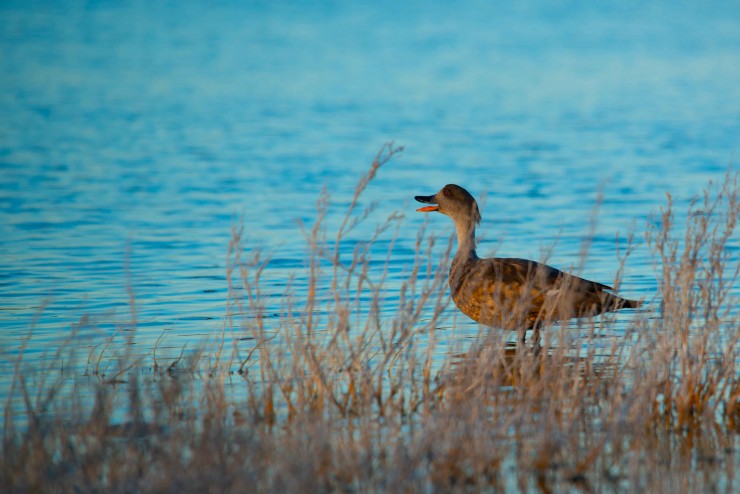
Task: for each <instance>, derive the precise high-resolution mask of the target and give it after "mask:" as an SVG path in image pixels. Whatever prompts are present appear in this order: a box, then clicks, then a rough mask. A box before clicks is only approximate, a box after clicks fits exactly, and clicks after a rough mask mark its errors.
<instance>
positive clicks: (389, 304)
mask: <svg viewBox="0 0 740 494" xmlns="http://www.w3.org/2000/svg"><path fill="white" fill-rule="evenodd" d="M400 151H401V148H399V147H395V146H394V145H393V144H392V143H391V144H386V145H385V146H384V147H383V148H382V149H381V150H380V151H379V153H378V155H377V157H376V158H375V160H374V161H373V163H372V165H371V167H370V169H369V171H368V172H367V174H366V175H364V176H363V177H362V178H361V179H360V181H359V182H358V185H357V187H356V190H355V195H354V199H353V200H352V201H351V203H350V205H349V206H348V209H347V211H346V213H345V215H344V217H343V218H342V220H341V222H340V223H339V226H338V227H337V228H336V229H332V228H329V227H328V225H327V221H326V220H327V215H328V213H329V211H330V208H332V207H333V206H332V204H331V202H330V197H329V195H328V193H327V192H326V191H324V192H323V193H322V194H321V196H320V198H319V200H318V202H317V216H316V220H315V222H314V223H313V224H303V225H301V230H302V232H303V235H304V237H305V241H306V247H307V249H306V253H307V254H306V267H305V270H303V271H301V270H297V272H296V274H295V276H294V278H291V279H290V280H285V286H284V288H281V289H280V291H279V292H278V293H275V291H274V287H269V286H265V283H264V277H265V273H267V272H268V270H270V259H269V255H268V254H269V253H265V252H262V251H254V250H250V249H249V248H248V247H247V245H246V240H245V234H244V231H243V228H240V227H235V228H234V230H233V232H232V240H231V242H230V244H229V246H228V254H227V273H226V279H227V283H228V300H226V301H225V304H226V317H225V322H224V329H223V331H222V334H221V335H219V337H218V341H216V342H215V345H212V346H214V347H215V350H213V351H211V350H210V347H209V350H208V351H206V349H205V348H206V347H205V344H204V345H203V347H202V349H201V350H199V351H195V352H189V353H188V354H187V356H185V349H183V352H182V354H183V355H182V356H181V358H175V359H169V360H168V359H162V358H158V355H157V348H156V346H155V348H153V349H151V351H147V352H145V355H142V354H141V351H142V350H141V349H140V348H135V340H136V299H135V295H134V290H133V288H131V289H130V290H129V292H130V313H131V317H130V322H129V323H128V324H126V325H123V327H122V328H121V330H120V331H119V332H118V333H117V334H116V335H113V336H111V337H110V338H108V339H107V340H106V341H105V342H103V343H102V344H101V345H98V346H96V347H94V348H93V349H92V350H90V351H89V352H88V351H87V350H84V349H83V348H84V347H83V345H81V344H80V343H79V342H77V341H76V339H75V336H71V337H70V338H69V339H68V340H67V341H66V342H65V343H64V344H63V345H61V346H60V347H59V348H58V349H57V350H56V353H55V355H54V357H53V358H52V359H49V360H48V362H50V363H49V364H48V368H45V369H38V368H34V367H33V364H32V362H30V361H27V359H26V358H25V357H24V352H26V351H27V350H28V349H29V348H30V347H31V345H32V342H33V338H32V334H31V332H29V337H28V338H26V340H24V342H23V343H22V345H21V346H20V348H18V349H13V352H7V355H12V358H11V359H10V360H9V362H8V363H6V364H5V365H6V366H9V367H10V369H11V370H10V372H9V373H8V374H7V375H12V384H11V385H10V387H9V390H10V391H9V395H8V396H7V398H6V401H5V403H4V417H3V431H2V434H3V445H2V454H1V455H0V458H1V460H0V486H2V490H3V492H72V491H74V492H79V491H105V492H153V491H157V492H160V491H178V492H335V491H341V492H378V491H388V492H432V491H441V492H448V491H450V492H457V491H460V492H478V491H481V490H486V491H494V492H496V491H510V490H514V491H532V492H560V491H565V490H567V491H581V492H604V491H605V492H733V491H736V490H737V488H738V482H739V481H738V480H737V479H736V478H735V477H736V474H738V473H740V456H739V455H738V453H739V451H738V447H739V446H740V443H739V442H738V432H740V375H739V374H738V371H737V359H738V356H740V311H739V310H738V306H739V305H740V300H738V292H737V290H736V288H735V287H736V286H737V284H738V281H739V274H740V262H739V261H738V257H739V256H740V251H739V250H738V249H739V246H738V241H737V238H738V236H737V224H736V223H737V220H738V218H740V174H739V173H737V172H733V171H730V172H728V173H727V175H726V176H725V180H724V182H723V183H720V184H710V185H709V186H708V187H707V188H706V190H705V192H704V193H703V195H702V196H700V197H697V199H696V200H695V201H693V202H692V203H691V204H690V206H689V209H688V211H687V214H686V216H685V217H686V223H685V224H677V222H676V216H677V214H676V211H675V206H674V204H673V202H672V199H671V197H670V196H668V198H667V202H666V204H665V206H663V208H662V209H661V211H660V213H659V215H658V216H657V217H655V218H654V219H653V220H654V221H651V222H650V223H649V226H648V228H647V229H646V232H645V239H646V244H647V246H648V247H649V249H650V251H651V252H652V253H653V255H654V265H655V274H656V277H657V279H658V293H656V294H655V295H654V296H653V297H652V298H651V299H650V300H647V301H646V305H649V306H650V307H649V308H648V309H644V310H643V309H637V310H631V311H629V310H628V311H626V312H625V313H624V314H622V315H619V314H613V313H612V314H604V315H602V316H601V317H598V318H595V319H590V320H578V321H575V322H569V323H557V324H554V325H553V326H551V327H549V328H547V329H545V330H544V331H543V337H544V340H543V347H542V350H541V351H539V352H535V351H533V350H532V349H531V348H527V347H521V346H516V345H511V344H507V343H506V339H507V338H508V337H509V336H510V334H509V333H506V332H504V331H499V330H496V329H490V328H484V327H481V328H480V330H479V334H478V337H477V338H475V339H474V340H472V341H467V342H447V343H449V345H450V348H451V349H452V350H453V351H449V352H447V355H448V356H447V357H446V359H445V361H444V362H441V363H440V362H435V361H434V358H433V357H434V355H435V351H436V350H435V349H436V348H437V346H438V345H439V344H440V342H441V341H442V340H443V339H445V338H448V337H449V335H447V334H438V333H437V329H438V328H439V327H440V324H442V323H444V324H450V318H452V320H453V322H454V317H455V316H454V311H456V309H455V308H454V306H453V305H452V304H451V302H450V301H449V295H448V293H447V291H446V284H447V278H446V277H447V269H448V266H449V260H450V258H451V254H452V253H453V252H454V249H455V248H456V246H455V244H454V240H452V239H451V240H450V241H446V240H441V239H440V238H438V237H435V236H433V235H429V234H428V233H427V231H426V226H427V225H426V223H425V224H424V226H423V227H422V228H421V229H420V231H419V233H418V235H417V241H416V253H415V256H414V262H413V265H410V266H409V267H408V271H407V274H406V276H405V278H404V280H403V281H402V282H398V281H394V283H399V285H400V288H398V294H397V295H394V296H393V297H388V296H387V294H388V285H389V276H390V275H389V273H390V270H389V263H390V262H391V261H392V257H393V255H394V248H395V246H396V240H397V239H398V232H399V228H400V226H401V222H402V220H403V218H402V215H400V214H398V213H394V214H391V215H390V216H389V217H388V218H386V219H385V220H383V221H382V222H381V223H380V224H379V225H378V226H377V228H376V229H375V233H374V234H373V235H372V236H371V238H366V239H363V241H362V242H357V243H355V244H354V248H353V250H352V252H353V254H352V255H347V249H346V248H343V247H345V246H346V243H347V242H348V239H350V238H351V235H352V232H353V229H354V228H355V227H356V226H357V225H359V224H360V223H362V222H364V221H368V220H370V221H373V220H374V219H375V216H374V215H373V212H374V208H373V206H372V205H370V206H368V207H367V208H363V207H361V205H362V204H365V201H361V200H360V199H361V197H362V194H363V193H364V192H365V190H366V188H367V186H368V185H369V184H370V183H371V182H372V180H373V179H374V177H375V175H376V173H377V172H378V171H379V170H380V169H381V168H382V167H383V166H384V165H386V164H387V163H388V162H389V161H390V160H391V159H392V158H393V157H394V155H395V154H397V153H398V152H400ZM678 216H679V217H683V215H678ZM380 240H382V241H383V243H382V245H383V246H384V249H385V252H386V255H385V258H382V259H378V258H377V257H375V253H376V252H377V251H378V250H379V248H378V245H380V244H379V241H380ZM445 242H447V243H445ZM386 245H387V248H386V247H385V246H386ZM629 250H630V248H629V247H628V248H627V253H628V252H629ZM584 256H585V252H584ZM626 258H627V256H626V255H625V256H623V257H621V259H622V263H624V261H625V259H626ZM617 281H619V280H617ZM299 282H300V283H299ZM299 284H300V286H301V290H300V291H298V290H297V289H296V288H295V287H296V286H297V285H299ZM304 286H305V290H304V289H303V287H304ZM615 288H618V286H617V287H615ZM276 300H277V302H276ZM618 318H619V329H618V330H617V329H615V324H616V321H617V319H618ZM210 343H213V342H212V341H211V342H210ZM83 352H88V353H86V354H85V355H81V354H82V353H83ZM79 361H82V362H83V364H82V365H81V367H83V368H85V369H87V372H86V375H85V376H80V375H79V369H80V366H76V365H75V364H74V362H79ZM45 362H46V361H45ZM85 362H86V363H85ZM70 373H72V374H75V373H76V374H77V375H72V376H70ZM735 468H738V471H737V472H736V471H735Z"/></svg>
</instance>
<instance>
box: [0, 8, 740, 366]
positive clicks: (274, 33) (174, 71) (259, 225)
mask: <svg viewBox="0 0 740 494" xmlns="http://www.w3.org/2000/svg"><path fill="white" fill-rule="evenodd" d="M276 3H278V2H217V3H208V4H202V3H200V2H158V3H156V5H152V4H151V2H131V3H119V2H74V1H72V2H3V3H2V5H0V89H1V90H0V170H2V173H1V174H0V238H2V241H1V242H0V300H1V302H0V334H2V344H1V347H2V351H3V353H4V354H5V356H6V357H7V358H9V359H12V358H13V356H14V355H15V354H16V349H17V348H18V346H19V344H20V342H21V341H22V340H23V339H24V338H26V337H29V339H28V341H27V350H26V354H27V355H29V354H30V355H31V357H28V356H27V357H26V358H27V359H28V358H31V359H33V358H34V355H36V358H39V359H41V358H42V355H45V354H46V352H48V351H50V350H54V348H55V347H56V345H57V344H58V342H59V341H60V339H61V338H64V337H65V336H67V335H69V334H70V333H71V332H72V331H74V330H81V331H83V332H85V331H87V332H89V333H91V334H93V335H95V337H96V338H100V337H106V336H108V335H110V334H113V333H114V332H116V331H118V330H121V329H126V328H129V327H130V324H131V322H132V320H133V318H134V314H132V312H133V311H132V308H131V305H130V303H129V300H130V296H131V295H133V296H134V298H135V301H136V302H135V322H136V327H137V331H136V341H137V344H138V345H139V346H140V348H142V349H143V350H147V349H149V348H151V346H152V344H153V343H154V342H156V340H157V338H159V336H160V335H161V334H162V332H163V331H165V332H166V333H167V337H166V341H167V343H166V344H165V345H163V346H164V347H166V348H171V349H173V351H174V350H178V349H180V348H182V346H183V345H184V344H186V343H190V344H192V342H195V341H199V340H202V339H203V338H205V337H207V336H209V335H211V336H212V335H213V334H218V333H219V331H221V330H222V329H223V327H224V325H225V322H224V317H225V314H226V310H227V309H226V299H227V295H228V293H227V292H228V289H227V283H226V254H227V246H228V243H229V240H230V238H231V229H232V227H234V226H235V225H239V224H240V223H241V220H240V219H239V218H241V217H243V225H244V228H245V236H246V242H245V244H246V245H245V246H246V248H247V249H248V250H250V251H251V250H253V249H256V248H261V249H263V250H264V251H265V252H266V253H267V254H269V255H270V256H271V257H272V259H273V261H272V264H271V267H270V268H268V273H269V274H268V275H266V279H267V280H268V282H269V286H270V288H271V289H272V290H273V291H274V292H275V293H280V292H281V291H282V289H283V288H284V286H285V284H286V283H287V282H288V280H289V277H290V276H291V274H292V273H294V272H295V270H297V269H299V268H301V267H303V266H305V262H306V261H305V259H306V249H305V246H304V243H303V240H302V239H303V237H302V234H301V232H300V228H299V226H298V224H297V222H296V220H303V221H305V222H307V223H308V224H309V225H310V224H312V222H313V221H314V219H315V217H316V213H315V203H316V200H317V199H318V197H319V195H320V192H321V190H322V188H323V187H327V188H328V190H329V191H330V193H331V197H332V203H331V206H330V208H329V213H328V222H329V225H330V226H331V225H334V226H336V225H337V224H338V222H339V221H341V218H342V215H343V214H344V211H345V209H346V206H347V204H348V203H349V201H350V199H351V197H352V194H353V192H354V187H355V184H356V182H357V180H358V179H359V177H360V176H361V174H362V173H364V171H365V170H366V169H367V168H368V167H369V165H370V163H371V162H372V159H373V157H374V156H375V153H376V152H377V151H378V149H379V148H380V146H381V145H382V144H383V143H384V142H388V141H394V142H395V143H396V145H402V146H404V148H405V150H404V152H403V153H402V154H401V155H399V156H397V157H396V158H394V160H393V161H392V162H391V163H389V164H388V165H387V166H386V167H385V168H383V169H382V170H381V171H380V173H379V174H378V176H377V178H376V179H375V180H374V181H373V182H372V183H371V185H370V187H369V188H368V190H367V191H366V193H365V195H364V196H363V199H362V204H361V207H363V208H364V207H366V206H367V205H368V204H369V203H370V202H377V203H378V204H377V208H376V209H375V211H374V212H373V214H372V215H371V216H370V217H369V218H368V220H367V221H366V222H365V223H363V224H362V225H361V226H360V227H359V229H358V230H357V231H355V232H354V235H355V236H356V238H360V239H361V238H363V237H366V236H370V235H371V234H372V232H373V231H374V229H375V226H376V225H377V224H378V223H381V222H382V221H383V220H384V218H385V217H386V216H387V215H388V214H390V213H391V212H392V211H396V210H397V211H400V212H403V213H404V214H405V215H406V218H405V220H404V223H403V228H402V229H401V232H400V236H399V239H398V244H397V245H398V247H397V249H398V250H397V251H396V254H394V257H393V259H392V262H391V264H390V274H389V279H390V284H389V293H388V297H389V298H390V299H393V297H394V292H393V290H394V289H397V285H398V284H399V283H400V282H401V280H403V279H404V277H405V276H406V275H407V273H408V270H409V269H410V265H411V263H412V260H413V250H414V243H415V239H416V234H417V231H418V228H419V227H420V226H421V225H422V223H423V222H424V220H425V219H424V217H423V215H420V214H416V213H414V209H415V207H416V206H415V204H414V203H413V199H412V197H413V196H414V195H416V194H432V193H434V192H436V191H437V190H438V189H439V188H440V187H441V186H443V185H444V184H446V183H458V184H460V185H463V186H465V187H467V188H468V189H470V190H471V192H472V193H473V194H474V195H476V196H477V197H485V205H484V206H483V218H484V219H483V223H482V225H481V231H480V233H481V234H482V237H483V239H484V241H483V243H482V245H481V247H480V249H479V252H480V253H485V254H491V253H493V252H495V253H497V254H499V255H502V256H521V257H530V258H534V259H538V258H541V257H542V255H543V252H545V251H547V250H548V249H549V248H551V247H552V254H551V256H550V258H549V262H550V263H552V264H554V265H556V266H558V267H561V268H568V267H570V266H573V265H577V264H578V255H579V252H580V250H581V245H582V239H583V237H584V236H586V235H588V233H589V221H590V217H591V214H592V211H593V208H594V204H595V202H596V197H597V194H598V191H599V190H601V191H603V197H604V201H603V204H602V206H601V208H600V213H599V222H598V226H597V228H596V231H595V236H594V241H593V245H592V247H591V252H590V257H589V261H588V263H587V264H586V266H585V268H584V271H583V274H584V275H587V276H589V277H592V278H595V279H598V280H600V281H603V282H606V283H610V282H612V281H613V279H614V276H615V274H616V273H617V271H618V268H619V260H618V258H617V256H616V248H615V238H616V236H617V235H620V237H622V238H624V236H626V235H627V234H628V233H629V232H630V231H632V230H634V231H636V232H637V234H636V239H635V241H636V246H637V248H636V251H635V253H634V254H633V256H632V257H631V258H630V259H629V261H628V262H627V266H626V271H625V273H624V275H623V286H622V291H623V293H625V294H626V295H628V296H631V297H636V298H639V297H644V298H647V299H650V298H651V297H652V296H653V294H654V293H655V291H656V288H657V282H656V281H655V268H654V259H653V257H651V254H650V253H649V251H648V249H647V247H646V246H645V244H644V241H643V239H642V232H643V231H644V228H645V224H646V222H647V221H648V218H649V216H650V215H651V214H655V213H657V212H658V208H659V207H660V206H661V205H663V204H665V193H667V192H668V193H670V194H671V195H672V196H673V198H674V200H675V201H676V203H677V204H678V205H679V207H683V206H685V205H686V204H687V202H688V201H689V200H690V199H691V197H693V196H694V195H696V194H698V193H700V192H701V190H702V188H703V187H704V186H705V184H706V183H707V182H708V181H709V180H715V181H718V180H721V178H722V176H723V173H724V172H725V170H726V169H727V167H728V166H729V165H731V164H732V163H736V161H737V152H738V143H739V142H740V141H739V139H738V137H740V4H738V3H737V2H701V3H693V2H685V3H682V2H667V1H661V2H637V1H627V2H624V1H621V2H599V3H598V4H584V3H583V2H567V1H566V2H557V3H556V4H555V5H549V6H545V5H540V2H515V4H514V5H508V4H504V3H503V2H499V4H497V3H495V2H483V1H481V2H468V3H466V4H465V5H464V6H452V5H449V4H448V2H410V3H407V4H405V5H400V6H399V5H397V3H396V2H337V3H334V2H303V3H301V4H298V5H294V4H284V5H283V4H280V5H275V4H276ZM429 220H430V228H431V229H433V230H435V231H439V232H442V234H443V236H444V237H445V238H446V236H447V235H448V234H449V233H451V231H452V227H451V224H450V222H449V221H447V220H446V218H442V217H432V218H429ZM385 241H388V238H386V240H385ZM382 245H387V244H382ZM347 249H349V251H351V249H352V245H348V247H347ZM296 287H297V288H298V289H300V288H301V284H300V279H298V282H297V284H296ZM450 310H452V309H450ZM455 321H456V323H457V324H461V325H471V324H472V323H469V322H467V321H465V320H463V319H462V318H457V319H455ZM471 327H472V326H471ZM96 341H98V340H96ZM91 344H92V343H91ZM7 378H8V374H3V376H1V377H0V379H3V380H7Z"/></svg>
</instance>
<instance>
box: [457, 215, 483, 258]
mask: <svg viewBox="0 0 740 494" xmlns="http://www.w3.org/2000/svg"><path fill="white" fill-rule="evenodd" d="M455 230H456V231H457V253H455V258H456V259H465V260H467V259H478V254H477V253H476V252H475V223H473V221H471V220H469V219H467V218H465V219H460V220H458V221H455Z"/></svg>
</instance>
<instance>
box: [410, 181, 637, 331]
mask: <svg viewBox="0 0 740 494" xmlns="http://www.w3.org/2000/svg"><path fill="white" fill-rule="evenodd" d="M414 198H415V199H416V200H417V201H418V202H420V203H424V204H430V205H429V206H425V207H421V208H419V209H417V211H418V212H422V213H431V212H437V213H442V214H444V215H447V216H449V217H450V218H451V219H452V221H453V222H454V223H455V231H456V234H457V251H456V252H455V255H454V257H453V258H452V262H451V265H450V272H449V286H450V294H451V296H452V300H453V301H454V302H455V305H456V306H457V308H458V309H460V311H461V312H462V313H463V314H465V315H466V316H468V317H469V318H471V319H473V320H474V321H477V322H478V323H480V324H483V325H485V326H491V327H496V328H502V329H505V330H512V331H517V332H518V333H519V339H520V341H521V342H522V343H524V342H525V338H526V332H527V331H528V330H533V332H534V339H535V342H534V344H535V345H538V344H539V339H540V330H541V329H542V328H543V327H545V326H547V325H549V324H552V323H555V322H557V321H565V320H568V319H572V318H578V317H593V316H596V315H598V314H602V313H604V312H612V311H618V310H621V309H626V308H631V309H634V308H637V307H639V306H640V305H642V302H641V301H638V300H630V299H627V298H623V297H620V296H619V295H617V294H615V293H613V292H614V289H613V288H612V287H610V286H608V285H605V284H603V283H598V282H596V281H590V280H587V279H584V278H581V277H578V276H575V275H572V274H569V273H566V272H563V271H561V270H559V269H557V268H554V267H552V266H548V265H546V264H544V263H541V262H537V261H531V260H528V259H520V258H511V257H491V258H480V257H478V254H477V253H476V250H475V248H476V242H475V229H476V226H477V225H479V224H480V221H481V214H480V210H479V209H478V203H477V202H476V200H475V198H474V197H473V196H472V195H471V194H470V192H468V191H467V190H465V189H464V188H462V187H460V186H459V185H455V184H448V185H445V186H444V187H443V188H442V189H441V190H440V191H439V192H437V193H436V194H434V195H429V196H415V197H414Z"/></svg>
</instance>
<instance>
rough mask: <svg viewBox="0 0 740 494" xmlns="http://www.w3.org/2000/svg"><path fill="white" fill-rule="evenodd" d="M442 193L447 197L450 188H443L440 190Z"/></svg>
mask: <svg viewBox="0 0 740 494" xmlns="http://www.w3.org/2000/svg"><path fill="white" fill-rule="evenodd" d="M442 193H443V194H444V195H446V196H447V197H449V196H450V189H444V190H443V191H442Z"/></svg>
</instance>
